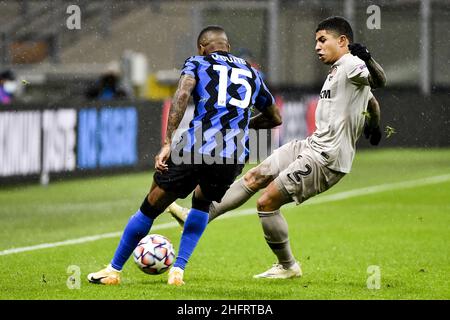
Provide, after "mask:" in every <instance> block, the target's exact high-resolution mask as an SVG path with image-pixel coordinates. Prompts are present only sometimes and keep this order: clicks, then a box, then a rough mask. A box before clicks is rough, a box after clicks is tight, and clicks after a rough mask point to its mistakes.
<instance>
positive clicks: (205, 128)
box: [181, 51, 274, 163]
mask: <svg viewBox="0 0 450 320" xmlns="http://www.w3.org/2000/svg"><path fill="white" fill-rule="evenodd" d="M181 75H190V76H192V77H194V78H195V79H196V86H195V88H194V91H193V92H192V96H193V100H194V104H195V111H194V118H193V119H192V121H191V122H190V124H189V129H188V130H187V132H186V133H185V134H183V136H184V138H186V139H187V141H184V147H183V150H184V151H185V152H191V153H200V154H202V155H209V156H213V157H217V152H220V153H219V156H220V157H221V158H232V159H235V160H237V161H238V162H241V163H243V162H245V161H246V159H247V157H248V155H249V148H248V139H249V138H248V124H249V121H250V116H251V107H253V106H254V107H255V108H256V109H258V110H260V111H262V110H264V109H265V108H267V107H269V106H270V105H272V104H274V98H273V96H272V94H271V93H270V91H269V90H268V89H267V86H266V85H265V83H264V81H263V80H262V77H261V75H260V74H259V72H258V71H257V70H256V69H255V68H253V67H252V66H250V64H249V63H248V62H246V61H245V60H244V59H241V58H239V57H236V56H233V55H232V54H230V53H227V52H222V51H218V52H214V53H211V54H209V55H207V56H192V57H190V58H189V59H187V60H186V61H185V63H184V66H183V69H182V71H181ZM199 139H202V141H198V140H199Z"/></svg>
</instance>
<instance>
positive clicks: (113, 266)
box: [87, 184, 175, 285]
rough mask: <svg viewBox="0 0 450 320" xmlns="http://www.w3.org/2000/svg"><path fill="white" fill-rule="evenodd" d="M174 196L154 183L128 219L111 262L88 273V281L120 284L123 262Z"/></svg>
mask: <svg viewBox="0 0 450 320" xmlns="http://www.w3.org/2000/svg"><path fill="white" fill-rule="evenodd" d="M174 198H175V197H174V196H173V195H171V194H168V193H166V192H165V191H164V190H162V189H161V188H159V187H158V186H156V185H155V184H154V185H153V186H152V189H151V191H150V194H149V195H148V196H146V197H145V199H144V201H143V202H142V205H141V207H140V209H139V210H138V211H137V212H136V213H135V214H134V215H133V216H131V218H130V220H129V221H128V223H127V225H126V227H125V230H124V232H123V234H122V237H121V239H120V242H119V245H118V247H117V249H116V252H115V253H114V257H113V259H112V261H111V263H110V264H109V265H108V266H107V267H106V268H104V269H102V270H100V271H98V272H94V273H90V274H89V275H88V277H87V278H88V280H89V282H91V283H96V284H106V285H116V284H120V272H121V270H122V268H123V266H124V264H125V262H126V261H127V260H128V258H129V257H130V255H131V254H132V253H133V250H134V249H135V248H136V245H137V244H138V243H139V241H140V240H141V239H142V238H143V237H145V236H146V235H147V234H148V232H149V231H150V229H151V227H152V224H153V221H154V219H156V217H157V216H158V215H159V214H160V213H162V212H164V209H165V208H166V206H167V204H168V203H171V202H172V201H173V200H174ZM150 202H152V203H153V205H152V204H150Z"/></svg>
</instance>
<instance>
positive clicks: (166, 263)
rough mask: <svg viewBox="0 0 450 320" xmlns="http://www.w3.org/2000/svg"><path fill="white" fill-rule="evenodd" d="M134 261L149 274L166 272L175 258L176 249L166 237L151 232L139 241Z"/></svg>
mask: <svg viewBox="0 0 450 320" xmlns="http://www.w3.org/2000/svg"><path fill="white" fill-rule="evenodd" d="M133 258H134V262H136V265H137V266H138V268H139V269H141V270H142V271H144V272H145V273H147V274H161V273H164V272H166V271H167V270H168V269H169V268H170V266H171V265H172V264H173V262H174V260H175V250H174V248H173V246H172V243H171V242H170V240H169V239H167V238H166V237H164V236H162V235H159V234H149V235H147V236H145V237H144V238H142V240H141V241H139V244H138V245H137V246H136V248H135V249H134V251H133Z"/></svg>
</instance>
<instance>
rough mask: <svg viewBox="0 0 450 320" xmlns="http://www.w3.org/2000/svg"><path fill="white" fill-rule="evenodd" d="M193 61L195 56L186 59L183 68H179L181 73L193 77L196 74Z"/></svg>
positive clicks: (195, 64)
mask: <svg viewBox="0 0 450 320" xmlns="http://www.w3.org/2000/svg"><path fill="white" fill-rule="evenodd" d="M195 62H196V61H195V56H192V57H190V58H188V59H186V61H185V62H184V65H183V68H182V69H181V75H182V76H183V75H185V74H187V75H190V76H192V77H194V78H195V76H196V74H197V63H195Z"/></svg>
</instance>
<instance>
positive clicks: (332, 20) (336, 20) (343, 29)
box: [316, 16, 353, 43]
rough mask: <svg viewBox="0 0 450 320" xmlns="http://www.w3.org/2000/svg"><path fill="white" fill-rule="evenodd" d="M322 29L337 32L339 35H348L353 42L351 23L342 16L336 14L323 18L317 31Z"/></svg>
mask: <svg viewBox="0 0 450 320" xmlns="http://www.w3.org/2000/svg"><path fill="white" fill-rule="evenodd" d="M320 30H327V31H334V32H337V33H338V34H339V35H344V36H346V37H347V39H348V41H350V43H352V42H353V30H352V27H351V26H350V23H348V21H347V20H345V19H344V18H342V17H337V16H334V17H329V18H326V19H325V20H322V21H321V22H320V23H319V25H318V26H317V29H316V32H318V31H320Z"/></svg>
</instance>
